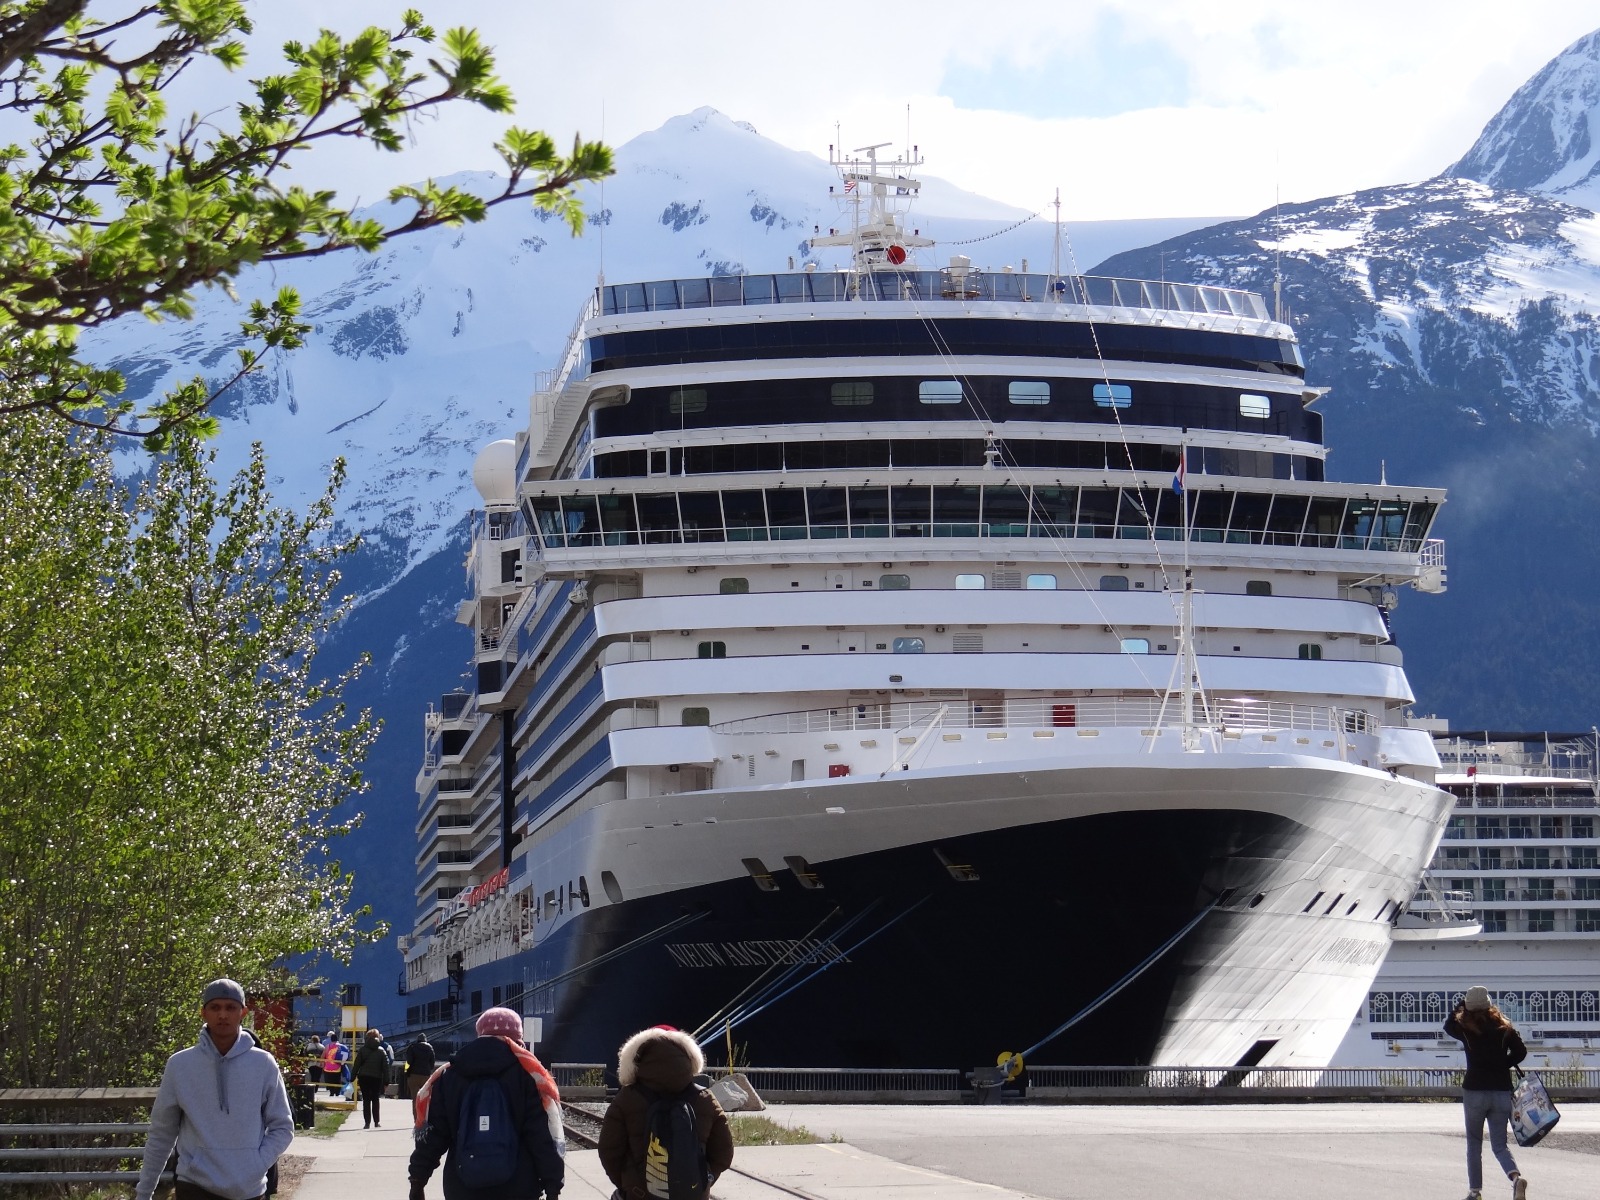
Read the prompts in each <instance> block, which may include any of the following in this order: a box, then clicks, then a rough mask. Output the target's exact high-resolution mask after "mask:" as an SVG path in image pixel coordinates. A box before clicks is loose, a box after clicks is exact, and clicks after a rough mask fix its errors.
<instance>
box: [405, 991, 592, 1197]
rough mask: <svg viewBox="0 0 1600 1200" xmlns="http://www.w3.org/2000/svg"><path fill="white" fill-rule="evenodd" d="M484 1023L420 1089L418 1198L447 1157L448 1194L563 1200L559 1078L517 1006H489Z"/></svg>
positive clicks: (414, 1186)
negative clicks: (526, 1031)
mask: <svg viewBox="0 0 1600 1200" xmlns="http://www.w3.org/2000/svg"><path fill="white" fill-rule="evenodd" d="M476 1029H477V1034H478V1036H477V1038H476V1039H475V1040H473V1041H471V1042H469V1043H467V1045H466V1046H465V1047H463V1048H462V1050H461V1052H460V1053H459V1054H457V1055H456V1056H455V1057H454V1058H453V1059H452V1060H451V1061H449V1062H448V1063H446V1064H445V1065H444V1066H442V1067H440V1068H439V1069H438V1070H436V1071H435V1072H434V1073H433V1074H432V1075H431V1076H430V1077H429V1078H428V1082H426V1083H425V1084H423V1085H422V1087H421V1089H420V1090H419V1091H418V1092H417V1095H416V1109H417V1116H416V1132H415V1139H416V1149H414V1150H413V1151H412V1152H411V1165H410V1170H409V1172H408V1175H409V1177H410V1180H411V1194H410V1200H423V1187H424V1185H426V1184H427V1182H428V1180H429V1179H430V1178H431V1177H432V1176H433V1173H434V1171H435V1170H437V1169H438V1166H439V1162H440V1160H441V1159H443V1160H444V1194H445V1200H538V1197H539V1195H540V1194H541V1193H542V1194H543V1195H544V1197H545V1200H556V1197H557V1196H559V1195H560V1194H561V1185H562V1183H563V1182H564V1180H565V1172H566V1163H565V1161H564V1160H565V1157H566V1138H565V1135H564V1134H563V1133H562V1130H561V1095H560V1093H559V1092H558V1091H557V1090H556V1081H555V1079H554V1078H553V1077H552V1076H551V1074H550V1072H549V1071H547V1070H546V1069H545V1066H544V1064H543V1063H541V1062H540V1061H539V1060H538V1058H537V1057H535V1056H534V1053H533V1051H532V1050H529V1049H528V1048H527V1046H525V1045H524V1044H523V1042H522V1018H521V1017H520V1016H518V1015H517V1014H516V1013H515V1012H513V1011H512V1010H511V1009H509V1008H491V1009H487V1010H485V1011H484V1013H483V1014H482V1015H481V1016H480V1017H479V1018H478V1021H477V1026H476Z"/></svg>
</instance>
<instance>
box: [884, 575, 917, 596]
mask: <svg viewBox="0 0 1600 1200" xmlns="http://www.w3.org/2000/svg"><path fill="white" fill-rule="evenodd" d="M878 590H879V591H880V592H909V591H910V590H911V576H909V575H879V576H878Z"/></svg>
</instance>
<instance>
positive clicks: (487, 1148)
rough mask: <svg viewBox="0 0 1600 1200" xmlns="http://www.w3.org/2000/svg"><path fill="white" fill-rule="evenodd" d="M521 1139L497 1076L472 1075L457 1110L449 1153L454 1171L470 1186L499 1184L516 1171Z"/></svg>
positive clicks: (506, 1180)
mask: <svg viewBox="0 0 1600 1200" xmlns="http://www.w3.org/2000/svg"><path fill="white" fill-rule="evenodd" d="M521 1154H522V1142H521V1139H520V1138H519V1137H518V1134H517V1125H516V1120H515V1118H513V1116H512V1114H511V1104H510V1103H509V1102H508V1101H507V1100H506V1092H505V1088H503V1087H501V1086H500V1080H499V1078H498V1077H497V1076H492V1075H491V1076H487V1077H481V1078H478V1079H474V1080H473V1081H472V1082H471V1083H469V1084H468V1085H467V1090H466V1091H465V1092H464V1093H463V1094H462V1097H461V1110H460V1111H459V1112H458V1113H457V1114H456V1144H455V1148H454V1150H453V1151H452V1153H451V1161H452V1162H453V1163H454V1164H455V1168H456V1174H458V1175H459V1176H460V1177H461V1182H462V1183H464V1184H466V1186H467V1187H470V1188H489V1187H498V1186H500V1185H501V1184H506V1183H510V1182H511V1179H512V1177H513V1176H514V1175H515V1174H516V1173H517V1162H518V1160H519V1158H520V1156H521Z"/></svg>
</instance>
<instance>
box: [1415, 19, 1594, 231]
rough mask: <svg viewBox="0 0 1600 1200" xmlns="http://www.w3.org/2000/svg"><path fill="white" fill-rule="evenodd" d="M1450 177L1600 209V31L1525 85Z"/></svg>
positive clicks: (1490, 123)
mask: <svg viewBox="0 0 1600 1200" xmlns="http://www.w3.org/2000/svg"><path fill="white" fill-rule="evenodd" d="M1445 174H1446V175H1451V176H1455V177H1457V178H1460V179H1476V180H1478V181H1479V182H1480V183H1487V184H1489V185H1490V186H1491V187H1496V188H1524V189H1526V190H1528V191H1536V192H1544V193H1546V194H1548V195H1552V196H1557V197H1560V198H1561V199H1564V200H1568V201H1571V202H1572V203H1574V204H1580V205H1582V206H1584V207H1586V208H1596V207H1600V30H1596V31H1595V32H1594V33H1591V34H1589V35H1588V36H1587V37H1583V38H1579V39H1578V40H1577V41H1576V42H1574V43H1573V44H1572V45H1571V46H1569V47H1567V49H1566V50H1565V51H1563V52H1562V53H1561V54H1559V55H1557V56H1556V57H1555V58H1553V59H1551V60H1550V62H1549V63H1548V64H1547V65H1546V66H1545V68H1544V70H1542V71H1540V72H1539V73H1538V74H1537V75H1535V76H1534V77H1533V78H1532V79H1530V80H1528V82H1527V83H1525V84H1523V85H1522V86H1521V87H1520V88H1518V89H1517V91H1516V94H1515V95H1513V96H1512V97H1511V99H1510V101H1509V102H1508V103H1507V104H1506V106H1505V107H1504V108H1502V109H1501V110H1500V111H1499V113H1497V114H1496V115H1495V118H1494V120H1492V121H1490V122H1489V124H1488V125H1486V126H1484V130H1483V133H1482V134H1481V135H1480V136H1479V138H1478V140H1477V141H1476V142H1474V143H1473V145H1472V149H1470V150H1468V151H1467V153H1466V156H1465V157H1464V158H1462V159H1461V161H1460V162H1458V163H1456V164H1455V165H1454V166H1453V167H1451V168H1450V169H1449V170H1447V171H1446V172H1445Z"/></svg>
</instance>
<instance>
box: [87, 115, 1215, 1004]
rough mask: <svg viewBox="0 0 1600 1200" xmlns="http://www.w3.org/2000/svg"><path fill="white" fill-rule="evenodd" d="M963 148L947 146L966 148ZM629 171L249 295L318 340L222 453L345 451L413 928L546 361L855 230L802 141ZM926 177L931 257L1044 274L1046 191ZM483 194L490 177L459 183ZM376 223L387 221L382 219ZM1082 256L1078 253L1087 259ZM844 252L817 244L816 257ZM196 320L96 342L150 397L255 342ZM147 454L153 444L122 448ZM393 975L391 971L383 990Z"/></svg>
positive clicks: (370, 802) (698, 119)
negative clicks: (571, 219)
mask: <svg viewBox="0 0 1600 1200" xmlns="http://www.w3.org/2000/svg"><path fill="white" fill-rule="evenodd" d="M951 152H952V153H954V152H956V151H955V150H952V151H951ZM617 164H618V171H617V174H616V175H615V176H613V177H612V178H610V179H608V180H606V181H605V183H604V185H603V186H594V187H590V188H588V189H586V191H585V192H584V194H583V198H584V202H585V206H586V208H587V210H588V212H589V213H590V217H591V219H590V222H589V226H588V229H587V231H586V232H585V234H584V236H582V237H581V238H576V239H575V238H573V237H571V236H570V235H569V233H568V231H567V229H566V227H565V225H564V224H562V222H561V221H559V220H557V219H551V218H548V217H547V216H545V215H543V214H540V213H538V212H537V211H535V210H533V209H532V208H531V207H526V206H513V205H506V206H502V207H500V208H496V209H495V210H493V212H492V213H491V216H490V218H489V220H487V221H485V222H483V223H482V224H478V225H469V226H465V227H463V228H461V229H455V230H435V231H431V232H428V233H424V234H421V235H418V236H414V237H410V238H405V239H402V240H399V241H396V242H394V243H391V244H390V245H388V246H386V247H384V248H383V250H382V251H381V252H379V253H377V254H374V255H369V256H361V255H356V254H345V255H340V256H334V257H330V258H326V259H321V260H304V261H296V262H292V263H286V264H282V265H279V266H277V267H275V268H270V269H266V268H263V269H261V270H258V271H255V272H253V273H251V274H249V275H247V276H246V277H245V278H243V279H241V280H240V282H239V285H238V287H237V291H238V293H239V295H240V297H241V299H242V300H245V301H248V300H249V299H252V298H255V297H265V296H270V295H271V294H272V293H274V292H275V291H276V289H277V288H279V287H280V286H284V285H290V286H293V287H295V288H297V289H298V290H299V292H300V294H301V297H302V299H303V301H304V308H303V311H304V313H305V316H306V319H308V320H309V321H311V322H312V323H313V324H314V326H315V329H314V332H313V333H312V335H311V336H310V337H309V339H308V341H307V344H306V346H305V347H304V348H303V349H301V350H298V351H296V352H294V353H292V354H280V355H275V356H273V357H272V359H271V361H270V363H269V368H268V369H267V370H266V371H264V372H262V373H260V374H258V375H256V376H254V377H252V378H251V379H249V380H248V381H246V383H244V384H243V385H242V386H241V387H239V388H238V389H236V390H235V391H234V392H233V393H231V394H229V396H228V397H227V398H226V399H225V400H224V401H223V402H222V404H221V405H220V406H219V409H218V412H219V415H221V416H222V417H223V418H224V428H223V432H222V434H221V436H220V437H219V438H218V439H217V442H216V448H217V451H218V454H219V466H220V468H221V469H222V470H224V471H228V470H231V469H232V468H234V467H236V466H237V465H239V464H241V463H242V462H243V460H244V458H245V456H246V454H247V452H248V448H249V444H250V443H251V442H252V441H255V440H259V441H261V442H263V443H264V444H265V446H266V447H267V451H268V461H269V466H270V469H271V471H272V472H273V476H274V479H273V491H274V494H275V496H276V497H277V498H278V499H279V500H280V501H281V502H283V503H290V504H295V505H303V504H304V503H305V502H306V501H307V500H309V499H310V498H312V497H313V496H315V495H317V494H319V493H320V491H321V489H322V487H323V486H324V483H325V480H326V478H327V470H328V466H329V464H330V462H331V461H332V459H333V458H334V457H335V456H343V457H344V458H345V459H346V460H347V462H348V463H349V467H350V470H349V481H348V484H347V485H346V489H345V492H344V495H343V498H342V502H341V504H340V508H339V511H340V515H341V519H342V520H343V521H344V523H345V524H346V525H347V526H348V527H350V528H351V529H353V530H358V531H360V532H361V533H362V534H363V535H364V537H365V548H364V550H363V551H362V552H361V555H360V557H359V559H358V561H357V562H355V563H354V564H352V565H351V567H350V569H348V570H347V572H346V582H347V583H348V584H349V585H350V587H351V590H352V591H354V592H355V593H356V594H357V595H358V596H359V597H360V599H361V606H360V608H359V609H358V610H357V612H356V614H355V616H354V617H353V619H352V620H351V622H350V623H349V624H348V626H347V627H346V629H345V630H344V631H343V632H342V634H341V635H340V636H339V637H338V639H337V641H336V642H335V643H334V644H332V645H331V646H330V647H329V651H328V652H329V655H330V658H331V660H332V661H333V662H340V661H349V660H350V659H351V658H353V657H354V656H355V655H356V654H358V653H360V652H362V651H367V652H370V653H371V654H372V656H373V660H374V662H373V666H372V668H371V669H370V670H369V671H368V673H367V675H366V677H365V678H364V679H363V680H362V681H361V683H360V684H359V685H358V687H357V689H356V691H355V693H354V694H353V699H354V701H355V702H356V703H358V704H365V705H370V706H371V707H372V708H373V709H374V711H375V712H376V713H377V714H378V715H379V716H381V717H383V718H384V720H385V722H386V727H385V731H384V734H383V736H382V738H381V739H380V741H379V743H378V746H377V748H376V750H375V752H374V755H373V757H372V759H371V760H370V762H369V770H368V776H369V778H370V780H371V781H372V785H373V786H372V791H371V793H370V794H369V795H368V796H367V797H366V798H364V800H363V802H362V805H361V807H363V808H364V809H365V810H366V811H367V814H368V817H367V821H366V824H365V825H364V826H363V828H362V829H361V831H360V832H359V833H358V834H356V835H355V836H354V837H353V838H352V840H351V842H350V843H349V844H348V845H347V846H346V847H343V848H342V849H343V851H344V855H343V857H344V860H345V863H346V865H347V866H351V867H354V868H355V869H356V870H357V876H358V885H357V887H358V898H359V899H361V900H364V901H366V902H368V903H371V904H372V906H373V908H374V910H375V911H376V912H377V913H378V914H379V915H380V916H382V917H384V918H386V919H388V920H390V921H391V922H393V923H394V924H395V925H396V926H397V927H398V929H399V930H402V931H404V930H409V928H410V925H411V919H412V911H413V899H412V895H411V887H412V877H411V868H410V864H411V862H412V859H413V855H414V846H413V840H412V825H413V820H412V814H413V813H414V812H415V808H414V804H415V793H414V791H413V790H412V782H413V779H414V777H415V775H416V771H417V768H418V766H419V763H420V758H419V750H420V742H421V739H420V736H419V735H420V732H421V724H422V714H423V712H424V710H425V708H426V706H427V704H428V702H429V701H430V700H432V701H437V699H438V697H439V696H440V695H441V694H442V693H444V692H448V691H450V690H451V689H452V687H453V686H454V685H455V684H456V683H457V682H458V681H459V680H460V679H461V678H462V676H463V673H464V668H465V667H466V666H467V664H468V659H469V656H470V644H469V642H468V640H467V635H466V634H465V633H464V632H462V631H461V629H460V627H459V626H457V625H456V624H455V623H454V621H453V614H454V610H455V607H456V604H457V602H458V601H459V600H460V599H462V597H463V596H464V594H465V590H466V583H465V579H464V576H463V574H462V571H461V562H462V555H463V553H464V551H465V545H466V542H465V529H466V520H467V514H468V512H469V511H470V510H471V509H472V507H473V506H474V505H476V504H477V503H478V502H479V500H478V496H477V493H476V492H475V491H474V490H473V488H472V486H471V478H470V473H471V466H472V462H473V459H474V458H475V456H476V455H477V452H478V451H479V450H480V449H481V448H482V447H483V446H484V445H485V444H486V443H487V442H490V441H493V440H495V439H497V438H502V437H508V436H510V435H512V434H513V433H514V432H515V431H516V430H517V429H519V428H523V427H525V426H526V424H527V420H528V409H527V400H528V396H529V394H530V392H531V390H532V387H533V381H534V376H535V375H536V373H537V372H539V371H541V370H546V369H549V368H551V367H553V366H555V365H556V362H557V361H558V358H559V356H560V355H561V353H562V351H563V350H564V348H565V344H566V340H567V337H568V335H569V334H570V332H571V330H572V326H573V322H574V320H575V319H576V317H577V314H578V311H579V308H580V306H581V304H582V302H583V300H584V298H585V297H586V295H587V294H588V292H589V291H590V289H592V288H593V287H594V285H595V283H596V281H597V280H598V279H599V278H601V277H602V275H604V277H606V278H609V279H613V280H617V279H655V278H673V277H681V276H689V275H704V274H720V273H728V272H736V271H740V270H743V269H745V268H749V269H751V270H784V269H787V268H788V267H789V266H790V264H791V263H794V264H798V263H800V262H802V261H803V260H804V259H805V258H806V256H807V255H808V248H807V239H808V237H809V236H811V235H812V234H813V232H814V231H816V230H817V229H819V228H820V229H821V230H823V231H826V230H827V229H828V228H829V227H830V226H838V225H841V224H842V223H843V217H842V214H841V211H840V207H839V204H838V203H837V202H836V201H835V200H834V199H833V198H832V196H831V195H830V193H831V192H832V190H833V189H834V187H835V186H836V185H837V184H838V175H837V173H836V172H835V171H834V170H833V169H832V168H830V167H829V165H828V164H827V162H826V161H825V160H824V159H822V158H819V157H818V156H816V155H812V154H807V153H802V152H798V151H794V150H790V149H787V148H785V147H783V146H780V145H778V144H777V143H775V142H772V141H770V140H768V139H765V138H763V137H761V136H760V135H759V134H757V133H756V131H755V130H753V129H751V128H750V127H749V126H747V125H743V124H740V123H738V122H735V121H733V120H730V119H729V118H727V117H725V116H723V115H722V114H720V113H718V112H716V111H714V110H712V109H700V110H698V111H696V112H693V113H690V114H688V115H685V116H680V117H675V118H673V119H672V120H669V121H668V122H666V124H664V125H663V126H662V127H661V128H660V129H657V130H655V131H654V132H651V133H648V134H645V135H643V136H641V137H638V138H635V139H634V140H633V141H630V142H628V143H627V144H625V145H623V146H621V147H619V148H618V150H617ZM922 179H923V181H924V187H923V189H922V192H921V197H920V199H919V202H918V206H917V210H916V215H915V221H914V224H916V225H917V226H918V228H920V230H921V232H922V233H923V234H925V235H926V236H929V237H932V238H934V239H936V240H937V241H938V242H939V243H940V244H939V245H938V246H937V247H935V248H934V249H933V250H932V251H929V252H927V253H928V254H929V255H930V256H932V260H934V261H940V262H942V261H944V259H945V258H946V257H948V255H950V254H956V253H965V254H968V255H970V256H971V257H972V259H973V261H975V262H977V263H980V264H984V265H988V266H992V267H996V268H998V267H1001V266H1004V265H1007V264H1012V265H1015V266H1017V267H1019V268H1020V267H1021V266H1022V264H1023V262H1024V260H1029V261H1031V264H1032V265H1033V266H1034V268H1035V269H1043V268H1045V267H1046V266H1047V264H1049V263H1050V261H1051V256H1052V253H1053V247H1054V243H1055V230H1054V226H1053V224H1052V222H1051V214H1050V213H1049V212H1047V211H1046V209H1045V201H1046V200H1047V199H1048V198H1047V197H1041V199H1040V205H1039V208H1040V211H1039V212H1036V213H1030V212H1028V211H1026V210H1021V209H1016V208H1013V207H1010V206H1007V205H1004V204H1000V203H997V202H995V201H992V200H988V199H985V198H984V197H981V196H976V195H973V194H971V193H969V192H964V191H961V190H959V189H957V188H955V187H953V186H951V185H950V184H948V183H946V182H944V181H942V180H940V179H939V178H937V176H928V175H925V174H924V175H922ZM454 182H457V183H462V184H464V185H465V186H469V187H473V188H476V189H480V191H481V192H482V193H485V194H486V193H488V192H490V191H493V190H495V189H496V188H497V181H496V180H495V178H494V177H493V176H489V175H464V176H460V177H457V179H456V180H455V181H454ZM380 215H381V213H380ZM1200 224H1202V222H1200V221H1195V220H1183V219H1177V218H1175V219H1172V220H1161V221H1121V222H1098V223H1093V224H1090V225H1086V226H1073V227H1071V228H1069V229H1067V230H1066V231H1065V232H1066V234H1067V236H1066V237H1065V238H1064V239H1063V250H1062V253H1063V259H1062V264H1063V269H1066V270H1075V269H1082V268H1085V267H1087V266H1088V265H1090V264H1091V263H1092V262H1094V261H1096V260H1097V259H1098V258H1101V257H1104V256H1105V255H1106V254H1109V253H1112V252H1114V251H1116V250H1121V249H1126V248H1128V247H1131V246H1137V245H1144V244H1148V243H1149V242H1151V241H1157V240H1160V239H1161V238H1165V237H1171V236H1173V235H1174V234H1177V233H1180V232H1184V231H1187V230H1192V229H1194V228H1196V227H1198V226H1199V225H1200ZM1074 252H1075V254H1074ZM839 253H840V252H838V251H828V252H825V254H824V255H822V256H819V262H820V263H821V265H822V266H823V267H824V268H825V267H827V266H829V265H832V264H833V263H834V262H836V261H838V260H837V259H836V258H835V257H833V256H835V255H837V254H839ZM197 309H198V319H197V320H195V321H193V322H183V323H174V322H169V323H165V324H150V323H147V322H144V321H130V322H124V323H123V324H121V325H119V326H117V327H115V328H112V329H110V330H106V331H102V332H100V333H98V334H96V335H94V336H93V337H92V338H89V339H86V340H85V344H86V347H87V348H88V349H89V350H90V352H91V353H93V354H94V355H95V356H96V357H97V358H99V359H100V360H101V361H104V362H108V363H113V364H115V365H117V366H119V367H120V368H121V369H122V370H123V371H124V373H125V374H126V375H127V377H128V383H129V386H128V393H129V395H130V396H132V397H133V398H135V399H140V398H144V397H148V396H151V395H154V394H156V393H157V392H158V391H159V390H161V389H164V388H166V387H169V386H171V385H172V384H174V383H176V382H179V381H182V380H187V379H189V378H192V377H193V376H195V375H203V376H206V377H207V378H211V379H221V378H224V377H225V375H226V373H227V372H229V371H230V370H231V369H232V365H233V362H234V355H233V350H234V349H235V348H236V347H237V346H238V345H240V344H241V343H240V338H239V334H238V323H239V321H240V320H241V318H242V309H241V306H240V304H237V303H235V302H233V301H231V300H229V299H228V298H227V297H226V296H224V295H223V294H222V293H221V292H220V291H218V292H212V293H207V294H204V295H203V296H202V297H201V298H200V301H199V303H198V305H197ZM124 461H125V463H126V466H127V469H128V470H129V471H138V470H140V469H142V468H143V467H144V465H145V461H144V457H143V451H142V450H137V449H134V450H130V451H128V452H127V455H126V457H125V460H124ZM398 965H399V964H398V959H397V958H396V957H395V955H394V950H393V942H392V941H386V942H384V943H383V944H382V945H381V946H378V947H373V948H371V949H369V950H368V951H365V952H364V953H363V954H362V956H361V958H360V960H359V961H358V968H357V970H356V971H355V973H354V974H353V975H352V976H351V977H352V978H358V979H361V980H363V981H365V982H366V983H367V984H368V989H367V994H366V999H367V1002H368V1003H369V1004H370V1005H373V1006H374V1008H373V1015H374V1018H375V1019H384V1020H388V1019H392V1017H393V1015H394V1011H395V1006H396V1005H397V1004H398V1001H397V1000H396V999H395V997H394V995H393V992H392V987H391V986H382V985H389V981H391V980H392V979H393V978H394V975H393V971H396V970H398ZM380 981H381V985H380Z"/></svg>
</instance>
